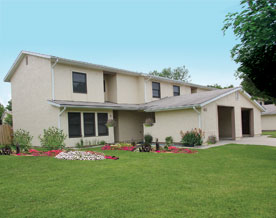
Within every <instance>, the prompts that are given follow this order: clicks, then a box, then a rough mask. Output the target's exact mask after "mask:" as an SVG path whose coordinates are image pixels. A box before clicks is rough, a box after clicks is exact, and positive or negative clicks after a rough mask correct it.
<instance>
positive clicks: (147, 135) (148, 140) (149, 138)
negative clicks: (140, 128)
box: [144, 134, 153, 144]
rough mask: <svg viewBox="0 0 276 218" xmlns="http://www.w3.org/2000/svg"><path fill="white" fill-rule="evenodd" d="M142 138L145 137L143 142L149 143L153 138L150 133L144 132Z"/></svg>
mask: <svg viewBox="0 0 276 218" xmlns="http://www.w3.org/2000/svg"><path fill="white" fill-rule="evenodd" d="M144 139H145V144H151V143H152V140H153V138H152V135H150V134H146V135H145V136H144Z"/></svg>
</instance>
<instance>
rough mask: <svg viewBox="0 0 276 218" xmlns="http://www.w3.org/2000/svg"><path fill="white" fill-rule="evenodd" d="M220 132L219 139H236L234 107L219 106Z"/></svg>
mask: <svg viewBox="0 0 276 218" xmlns="http://www.w3.org/2000/svg"><path fill="white" fill-rule="evenodd" d="M218 132H219V140H222V139H232V140H235V139H236V136H235V114H234V107H225V106H218Z"/></svg>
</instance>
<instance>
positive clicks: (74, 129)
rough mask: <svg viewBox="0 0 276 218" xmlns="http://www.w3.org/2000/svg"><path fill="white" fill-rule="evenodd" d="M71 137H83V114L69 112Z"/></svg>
mask: <svg viewBox="0 0 276 218" xmlns="http://www.w3.org/2000/svg"><path fill="white" fill-rule="evenodd" d="M68 126H69V138H75V137H81V114H80V113H68Z"/></svg>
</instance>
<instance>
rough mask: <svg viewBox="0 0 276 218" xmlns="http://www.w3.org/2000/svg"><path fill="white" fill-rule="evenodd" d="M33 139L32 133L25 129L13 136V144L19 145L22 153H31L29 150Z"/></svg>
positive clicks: (19, 130) (17, 131)
mask: <svg viewBox="0 0 276 218" xmlns="http://www.w3.org/2000/svg"><path fill="white" fill-rule="evenodd" d="M32 139H33V136H31V134H30V132H28V131H26V130H24V129H18V130H16V131H15V132H14V134H13V144H14V145H17V144H18V145H19V147H20V149H21V150H22V151H26V152H27V151H29V148H30V147H31V146H32Z"/></svg>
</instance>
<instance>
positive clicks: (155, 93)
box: [152, 82, 160, 98]
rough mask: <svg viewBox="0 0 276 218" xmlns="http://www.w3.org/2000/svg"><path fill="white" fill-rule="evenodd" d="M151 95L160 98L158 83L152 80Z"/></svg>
mask: <svg viewBox="0 0 276 218" xmlns="http://www.w3.org/2000/svg"><path fill="white" fill-rule="evenodd" d="M152 97H153V98H160V83H157V82H152Z"/></svg>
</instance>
